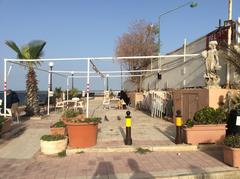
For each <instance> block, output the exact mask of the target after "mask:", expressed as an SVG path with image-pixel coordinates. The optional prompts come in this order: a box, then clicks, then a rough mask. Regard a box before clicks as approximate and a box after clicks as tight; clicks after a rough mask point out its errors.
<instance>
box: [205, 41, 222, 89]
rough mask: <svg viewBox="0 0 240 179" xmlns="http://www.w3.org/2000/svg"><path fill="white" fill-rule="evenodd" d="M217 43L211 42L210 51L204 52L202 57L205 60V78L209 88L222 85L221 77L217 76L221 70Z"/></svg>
mask: <svg viewBox="0 0 240 179" xmlns="http://www.w3.org/2000/svg"><path fill="white" fill-rule="evenodd" d="M217 44H218V43H217V41H210V42H209V50H204V51H203V52H202V56H203V58H204V60H205V66H206V73H205V74H204V78H205V80H206V84H207V87H208V88H211V87H218V88H219V83H220V77H219V76H218V75H217V71H218V70H220V69H221V66H220V65H219V59H218V51H217V49H216V47H217Z"/></svg>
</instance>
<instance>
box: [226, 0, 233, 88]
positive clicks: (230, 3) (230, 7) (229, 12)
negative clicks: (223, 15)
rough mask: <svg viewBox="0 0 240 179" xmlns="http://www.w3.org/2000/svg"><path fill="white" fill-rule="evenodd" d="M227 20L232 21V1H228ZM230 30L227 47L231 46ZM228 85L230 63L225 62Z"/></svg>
mask: <svg viewBox="0 0 240 179" xmlns="http://www.w3.org/2000/svg"><path fill="white" fill-rule="evenodd" d="M228 20H232V0H228ZM231 36H232V28H231V26H230V28H229V29H228V45H231ZM229 85H230V63H229V62H227V86H228V87H229Z"/></svg>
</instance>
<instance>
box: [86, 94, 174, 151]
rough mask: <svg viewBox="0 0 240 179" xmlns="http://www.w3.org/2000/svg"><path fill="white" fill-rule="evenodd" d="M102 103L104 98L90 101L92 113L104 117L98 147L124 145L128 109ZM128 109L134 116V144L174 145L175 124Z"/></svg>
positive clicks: (100, 127)
mask: <svg viewBox="0 0 240 179" xmlns="http://www.w3.org/2000/svg"><path fill="white" fill-rule="evenodd" d="M101 104H102V98H95V100H94V101H93V100H91V101H90V105H91V106H92V108H91V109H90V114H92V115H94V116H100V117H102V119H103V120H102V123H101V124H100V125H99V133H98V144H97V146H96V147H106V146H108V147H116V146H118V147H123V146H124V143H123V140H124V138H125V116H126V111H127V110H119V109H114V108H111V109H103V107H102V105H101ZM93 109H94V110H93ZM128 110H129V111H130V112H131V116H132V139H133V146H136V147H137V146H159V145H174V143H173V142H172V141H174V138H175V126H174V124H172V123H170V122H167V121H165V120H162V119H159V118H152V117H150V116H149V115H147V114H144V113H143V112H141V111H138V110H135V109H133V108H129V109H128ZM105 116H106V117H107V120H106V119H105ZM118 119H120V120H118Z"/></svg>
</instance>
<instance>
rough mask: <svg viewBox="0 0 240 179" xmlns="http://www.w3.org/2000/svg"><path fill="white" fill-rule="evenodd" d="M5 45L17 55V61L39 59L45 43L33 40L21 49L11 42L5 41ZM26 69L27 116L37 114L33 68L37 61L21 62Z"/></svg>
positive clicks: (38, 63)
mask: <svg viewBox="0 0 240 179" xmlns="http://www.w3.org/2000/svg"><path fill="white" fill-rule="evenodd" d="M6 45H7V46H8V47H10V48H11V49H12V50H14V51H15V52H16V53H17V58H18V59H39V58H40V57H41V56H42V55H43V48H44V46H45V45H46V42H45V41H41V40H34V41H31V42H29V43H28V44H26V45H24V46H22V47H21V49H20V48H19V47H18V46H17V45H16V43H15V42H13V41H6ZM21 63H22V64H23V65H25V66H26V67H27V69H28V73H27V75H26V78H27V79H26V91H27V107H26V110H27V114H28V115H37V114H39V105H38V81H37V75H36V72H35V70H34V67H36V66H39V65H40V62H39V61H22V62H21Z"/></svg>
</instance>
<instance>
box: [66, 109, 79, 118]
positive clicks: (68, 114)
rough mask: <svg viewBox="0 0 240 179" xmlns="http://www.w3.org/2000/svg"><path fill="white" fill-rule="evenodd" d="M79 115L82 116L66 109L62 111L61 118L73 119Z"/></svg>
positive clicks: (77, 112)
mask: <svg viewBox="0 0 240 179" xmlns="http://www.w3.org/2000/svg"><path fill="white" fill-rule="evenodd" d="M79 114H82V113H81V112H80V111H75V110H74V109H67V110H65V111H64V113H63V116H64V117H65V118H74V117H77V116H78V115H79Z"/></svg>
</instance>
